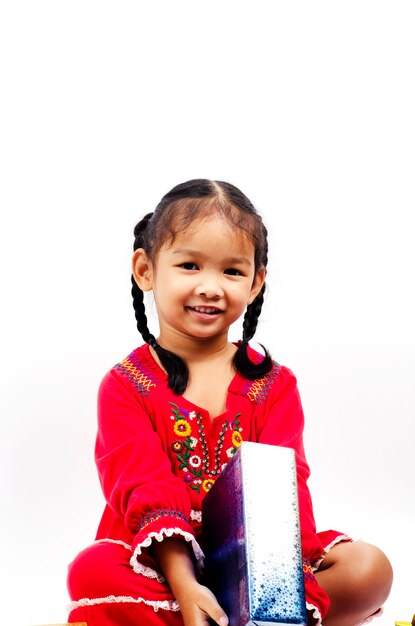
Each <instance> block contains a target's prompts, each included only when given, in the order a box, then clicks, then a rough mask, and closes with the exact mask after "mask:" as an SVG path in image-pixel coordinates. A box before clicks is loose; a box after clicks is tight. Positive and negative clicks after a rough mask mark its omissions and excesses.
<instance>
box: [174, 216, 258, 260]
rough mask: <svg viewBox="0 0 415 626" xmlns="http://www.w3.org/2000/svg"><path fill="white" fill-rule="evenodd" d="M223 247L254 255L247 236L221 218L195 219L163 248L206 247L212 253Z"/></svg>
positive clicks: (240, 229)
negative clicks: (216, 248)
mask: <svg viewBox="0 0 415 626" xmlns="http://www.w3.org/2000/svg"><path fill="white" fill-rule="evenodd" d="M223 245H225V246H226V247H230V248H237V249H239V250H241V252H242V251H243V252H244V253H245V254H249V255H251V254H253V253H254V245H253V243H252V241H251V239H250V237H249V236H248V234H247V233H246V232H245V231H244V230H243V229H242V228H239V227H238V226H235V225H234V224H230V223H229V222H228V221H227V220H226V219H225V218H224V217H221V216H214V217H203V218H197V219H195V220H194V222H192V223H191V224H190V225H188V226H187V227H186V228H185V229H184V230H181V231H179V232H177V233H176V234H175V235H174V238H173V240H170V241H167V242H166V244H165V245H164V246H163V248H164V249H168V248H178V247H179V248H180V247H183V246H186V247H190V248H195V249H196V248H197V247H203V248H205V247H207V248H209V249H211V250H212V251H214V250H215V247H222V246H223Z"/></svg>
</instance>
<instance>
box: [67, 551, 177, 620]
mask: <svg viewBox="0 0 415 626" xmlns="http://www.w3.org/2000/svg"><path fill="white" fill-rule="evenodd" d="M130 558H131V550H129V549H127V548H126V547H124V546H123V545H120V544H116V543H95V544H93V545H92V546H89V547H88V548H86V549H85V550H83V551H82V552H81V553H80V554H79V555H78V556H77V557H76V559H75V560H74V561H73V562H72V563H71V564H70V566H69V573H68V590H69V595H70V598H71V600H72V610H71V612H70V614H69V618H68V621H69V622H87V624H88V626H183V620H182V617H181V613H180V611H179V610H178V608H177V604H176V603H175V602H174V598H173V596H172V594H171V592H170V589H169V587H168V585H167V583H166V582H160V581H158V580H157V579H156V578H149V577H147V576H144V575H143V574H137V573H135V572H134V570H133V569H132V567H131V565H130Z"/></svg>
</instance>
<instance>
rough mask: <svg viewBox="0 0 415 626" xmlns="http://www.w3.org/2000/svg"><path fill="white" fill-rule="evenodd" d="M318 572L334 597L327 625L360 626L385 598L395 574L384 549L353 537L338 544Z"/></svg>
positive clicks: (320, 578)
mask: <svg viewBox="0 0 415 626" xmlns="http://www.w3.org/2000/svg"><path fill="white" fill-rule="evenodd" d="M315 576H316V578H317V582H318V583H319V585H321V587H323V589H324V590H325V591H326V592H327V593H328V595H329V598H330V609H329V612H328V614H327V617H326V618H325V619H324V626H356V625H357V624H361V623H362V622H363V621H364V620H365V619H366V618H368V617H369V616H370V615H372V614H373V613H375V612H376V611H377V610H378V609H379V608H380V607H381V606H382V604H383V603H384V602H385V600H386V598H387V597H388V595H389V592H390V588H391V585H392V577H393V574H392V567H391V564H390V563H389V560H388V559H387V557H386V556H385V554H384V553H383V552H382V551H381V550H379V549H378V548H376V547H375V546H372V545H370V544H368V543H364V542H363V541H353V542H348V543H339V544H337V545H336V546H334V547H333V548H332V549H331V550H330V552H329V553H328V554H327V556H326V558H325V559H324V561H323V562H322V564H321V566H320V568H319V570H318V571H317V572H316V573H315Z"/></svg>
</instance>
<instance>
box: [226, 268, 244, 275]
mask: <svg viewBox="0 0 415 626" xmlns="http://www.w3.org/2000/svg"><path fill="white" fill-rule="evenodd" d="M224 274H229V275H230V276H242V272H240V271H239V270H237V269H236V268H235V267H229V268H228V269H226V270H225V271H224Z"/></svg>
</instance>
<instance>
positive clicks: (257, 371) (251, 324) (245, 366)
mask: <svg viewBox="0 0 415 626" xmlns="http://www.w3.org/2000/svg"><path fill="white" fill-rule="evenodd" d="M264 293H265V283H264V285H263V287H262V289H261V291H260V292H259V294H258V295H257V297H256V298H255V300H254V301H253V302H252V303H251V304H249V305H248V307H247V309H246V313H245V317H244V322H243V334H242V341H241V342H240V343H239V345H238V349H237V351H236V352H235V355H234V357H233V364H234V366H235V368H236V370H237V371H238V372H239V373H240V374H242V375H243V376H245V377H246V378H249V379H251V380H255V379H257V378H262V377H263V376H265V375H266V374H268V372H269V371H271V369H272V366H273V363H272V359H271V357H270V355H269V353H268V351H267V350H266V348H264V346H262V349H263V350H264V352H265V356H264V358H263V360H262V361H261V362H260V363H253V362H252V361H251V359H250V358H249V356H248V342H249V340H250V339H252V337H253V336H254V335H255V331H256V327H257V325H258V318H259V316H260V314H261V310H262V305H263V303H264ZM261 345H262V344H261Z"/></svg>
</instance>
